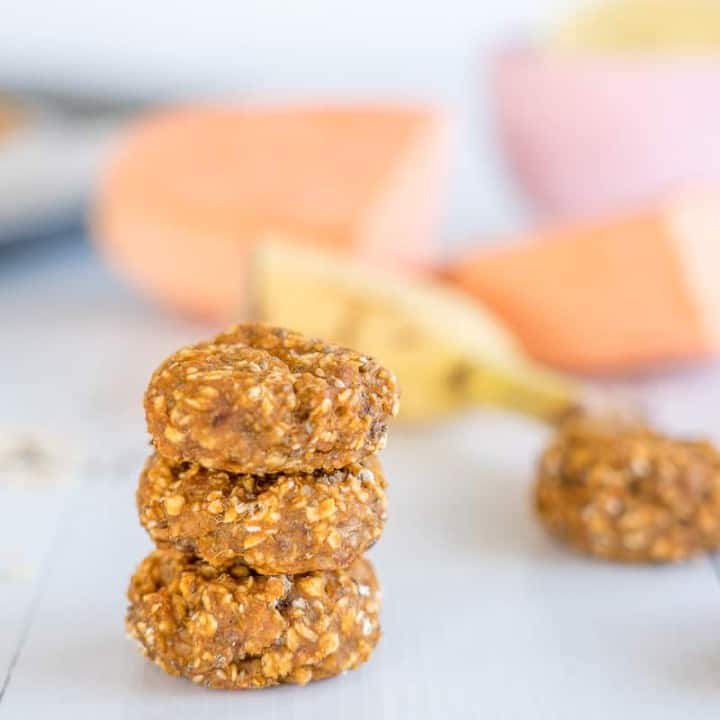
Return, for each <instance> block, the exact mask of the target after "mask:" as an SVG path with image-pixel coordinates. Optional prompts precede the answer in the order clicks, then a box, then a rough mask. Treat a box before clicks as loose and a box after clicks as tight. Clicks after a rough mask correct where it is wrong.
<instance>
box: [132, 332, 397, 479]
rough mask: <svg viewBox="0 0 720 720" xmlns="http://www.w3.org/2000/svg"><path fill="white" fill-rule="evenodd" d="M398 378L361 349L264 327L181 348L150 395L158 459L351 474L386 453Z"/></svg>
mask: <svg viewBox="0 0 720 720" xmlns="http://www.w3.org/2000/svg"><path fill="white" fill-rule="evenodd" d="M397 410H398V393H397V387H396V382H395V378H394V376H393V375H392V373H390V372H389V371H387V370H385V368H383V367H382V366H381V365H380V364H379V363H377V362H376V361H375V360H373V359H371V358H369V357H366V356H364V355H361V354H360V353H357V352H355V351H353V350H347V349H345V348H341V347H339V346H337V345H331V344H328V343H325V342H322V341H321V340H315V339H311V338H306V337H304V336H302V335H300V334H299V333H295V332H291V331H289V330H283V329H281V328H273V327H267V326H264V325H253V324H251V325H238V326H236V327H234V328H231V329H230V330H228V331H227V332H225V333H222V334H221V335H218V337H217V338H215V340H213V341H212V342H205V343H199V344H197V345H192V346H190V347H187V348H183V349H181V350H179V351H178V352H176V353H175V354H174V355H171V356H170V357H169V358H168V359H167V360H166V361H165V362H164V363H163V364H162V365H161V366H160V367H159V368H158V369H157V370H156V371H155V373H154V374H153V376H152V378H151V380H150V385H149V387H148V389H147V392H146V394H145V414H146V418H147V423H148V429H149V431H150V434H151V435H152V438H153V442H154V444H155V447H156V448H157V450H158V452H159V453H160V454H161V455H163V456H165V457H167V458H169V459H171V460H174V461H175V462H182V461H184V460H189V461H192V462H196V463H199V464H200V465H203V466H204V467H207V468H214V469H218V470H226V471H229V472H235V473H250V474H256V475H258V474H263V473H274V472H278V471H281V470H282V471H284V472H312V471H313V470H318V469H323V470H334V469H336V468H341V467H345V466H346V465H349V464H351V463H353V462H358V461H361V460H362V459H363V458H364V457H366V456H368V455H370V454H373V453H376V452H377V451H379V450H381V449H382V448H383V447H384V446H385V441H386V434H387V424H388V421H389V420H390V418H391V417H392V416H393V415H395V414H396V413H397Z"/></svg>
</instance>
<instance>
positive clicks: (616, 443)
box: [535, 417, 720, 562]
mask: <svg viewBox="0 0 720 720" xmlns="http://www.w3.org/2000/svg"><path fill="white" fill-rule="evenodd" d="M535 504H536V508H537V512H538V514H539V516H540V519H541V520H542V522H543V523H544V525H545V526H546V527H547V528H548V529H549V530H550V531H551V532H552V533H553V534H554V535H556V536H558V537H560V538H561V539H562V540H564V541H565V542H567V543H568V544H570V545H572V546H574V547H575V548H577V549H579V550H581V551H583V552H587V553H591V554H593V555H597V556H599V557H603V558H607V559H611V560H620V561H625V562H674V561H679V560H684V559H686V558H688V557H690V556H692V555H696V554H698V553H702V552H704V551H707V550H713V549H716V548H718V547H720V455H718V453H717V451H716V450H715V448H713V446H712V445H710V443H707V442H701V441H695V442H693V441H681V440H674V439H671V438H668V437H665V436H663V435H660V434H659V433H656V432H654V431H652V430H651V429H649V428H647V427H643V426H640V425H627V424H622V423H619V422H614V421H604V420H593V419H590V418H583V417H580V418H575V419H573V420H570V421H568V422H567V423H566V424H565V425H564V426H563V427H562V428H561V429H560V431H559V432H558V435H557V437H556V438H555V439H554V441H553V443H552V444H551V445H550V447H549V448H548V449H547V450H546V451H545V452H544V454H543V456H542V458H541V460H540V464H539V470H538V480H537V485H536V488H535Z"/></svg>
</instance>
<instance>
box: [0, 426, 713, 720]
mask: <svg viewBox="0 0 720 720" xmlns="http://www.w3.org/2000/svg"><path fill="white" fill-rule="evenodd" d="M543 439H544V433H543V432H541V431H540V430H539V429H536V428H534V427H532V426H530V425H527V424H524V423H522V422H519V421H515V420H509V419H505V418H501V417H500V418H498V417H497V416H494V417H490V416H485V415H476V416H474V417H471V418H467V419H465V420H463V421H457V422H453V423H450V424H447V425H445V426H443V427H438V428H435V429H427V430H425V431H415V432H412V433H410V432H396V433H394V435H393V436H392V439H391V442H390V446H389V448H388V451H387V452H386V453H385V462H386V468H387V472H388V476H389V478H390V482H391V497H390V502H391V504H390V517H391V520H390V523H389V525H388V528H387V532H386V533H385V535H384V537H383V538H382V540H381V542H380V543H379V544H378V546H377V547H376V548H375V549H374V550H373V553H372V557H373V558H374V559H375V560H376V563H377V566H378V572H379V575H380V578H381V581H382V583H383V586H384V590H385V611H384V616H383V619H384V627H385V638H384V640H383V642H382V645H381V647H380V648H379V649H378V651H377V653H376V655H375V656H374V657H373V658H372V659H371V661H370V662H369V663H368V664H367V665H366V666H365V667H364V668H363V669H361V670H360V671H358V672H354V673H349V674H348V675H346V676H345V677H343V678H337V679H334V680H329V681H326V682H322V683H318V684H314V685H310V686H308V687H306V688H281V689H279V690H271V691H258V692H253V693H228V692H213V691H210V690H204V689H202V688H197V687H195V686H193V685H192V684H191V683H188V682H183V681H182V680H178V679H174V678H169V677H166V676H165V675H164V674H163V673H162V672H161V671H159V670H158V669H157V668H155V667H153V666H152V665H150V664H149V663H147V662H146V661H145V660H144V659H143V658H142V657H141V656H140V655H139V654H138V653H137V652H136V651H135V649H134V647H133V643H132V642H131V641H130V640H128V639H126V638H125V637H124V633H123V627H122V616H123V612H124V607H125V599H124V591H125V586H126V583H127V577H128V575H129V573H130V572H131V570H132V568H133V567H134V566H135V564H136V563H137V562H138V561H139V559H140V558H141V556H142V555H143V553H145V552H146V551H147V550H148V547H149V545H148V541H147V539H146V538H145V537H144V536H143V533H142V531H141V530H140V528H139V527H138V525H137V519H136V517H135V510H134V506H133V499H132V495H133V490H134V482H135V478H134V476H129V477H127V478H120V477H114V478H110V479H109V480H107V481H105V480H104V479H102V478H98V479H97V481H96V482H94V483H93V484H90V485H87V486H85V487H83V488H82V489H81V491H80V492H79V493H78V495H77V499H76V503H75V504H74V510H73V512H72V515H71V517H69V518H68V522H67V523H66V526H65V532H64V533H63V536H62V541H61V543H60V545H59V547H58V554H57V557H56V560H55V563H54V566H53V569H52V571H51V573H50V576H49V578H48V582H47V587H46V590H45V593H44V595H43V597H42V598H41V600H40V603H39V606H38V612H37V616H36V618H35V621H34V623H33V625H32V628H31V631H30V633H29V635H28V638H27V642H26V645H25V648H24V651H23V653H22V654H21V657H20V658H19V661H18V663H17V665H16V667H15V670H14V672H13V675H12V678H11V682H10V685H9V687H8V690H7V693H6V696H5V698H4V700H3V704H2V706H0V711H1V714H2V716H3V718H10V719H12V720H14V719H15V718H18V719H19V718H23V719H26V718H27V719H28V720H31V719H32V718H45V717H47V715H48V712H50V711H51V710H52V711H53V712H54V714H55V715H56V716H58V717H59V718H61V719H62V718H77V717H95V716H102V717H104V718H107V720H113V719H114V718H126V717H133V718H160V717H162V718H167V717H173V718H174V719H177V720H182V719H183V718H196V717H202V716H206V715H209V714H211V713H212V714H213V715H215V716H217V717H226V716H227V717H230V716H237V715H238V714H239V713H242V714H243V715H245V716H247V717H253V718H254V719H256V720H264V718H276V717H277V718H279V717H283V718H290V719H291V720H302V719H303V718H319V717H320V718H322V717H343V718H349V719H351V720H352V719H353V718H388V719H393V718H421V719H425V718H427V719H430V718H433V719H434V718H439V717H481V716H484V717H507V718H522V719H525V718H533V719H534V718H539V719H540V720H544V719H546V718H547V719H548V720H550V719H551V718H552V719H553V720H556V719H565V718H567V719H568V720H570V719H572V720H575V718H578V717H582V718H585V719H587V720H595V719H596V718H597V720H600V719H601V718H602V719H603V720H605V719H606V718H608V717H613V716H616V717H632V718H634V719H636V718H637V719H642V718H652V719H653V720H656V719H657V718H666V719H668V720H670V719H672V718H682V719H683V720H687V718H694V717H697V718H705V717H712V715H713V710H712V708H716V707H717V705H716V698H717V678H716V676H717V667H718V660H719V659H720V646H718V643H717V631H716V628H717V627H718V626H720V589H719V587H718V583H717V581H716V578H715V576H714V574H713V571H712V568H711V566H710V563H708V562H707V561H699V562H697V563H692V564H690V565H687V566H683V567H677V568H633V567H619V566H615V565H611V564H606V563H598V562H593V561H589V560H587V559H584V558H579V557H576V556H575V555H573V554H571V553H569V552H567V551H566V550H565V549H563V548H561V547H558V546H557V545H556V544H554V543H553V542H551V541H550V540H548V539H547V538H546V537H545V536H544V534H543V533H542V532H541V530H540V529H539V528H538V527H537V525H536V523H535V522H534V520H533V518H532V517H531V516H530V514H529V511H528V503H527V491H528V478H529V471H530V466H531V458H532V457H533V455H534V454H535V452H536V451H537V450H538V449H539V447H540V446H541V444H542V442H543Z"/></svg>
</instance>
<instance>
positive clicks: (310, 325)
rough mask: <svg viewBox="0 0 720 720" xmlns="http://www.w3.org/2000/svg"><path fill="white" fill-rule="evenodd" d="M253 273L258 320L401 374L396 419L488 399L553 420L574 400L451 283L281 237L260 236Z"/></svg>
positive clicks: (570, 389) (434, 414)
mask: <svg viewBox="0 0 720 720" xmlns="http://www.w3.org/2000/svg"><path fill="white" fill-rule="evenodd" d="M250 272H251V275H250V283H249V287H250V293H251V298H250V307H251V309H252V314H253V316H254V318H255V319H257V320H259V321H261V322H266V323H270V324H275V325H283V326H287V327H292V328H293V329H296V330H299V331H301V332H304V333H306V334H309V335H316V336H319V337H323V338H326V339H328V340H332V341H334V342H337V343H340V344H342V345H346V346H349V347H355V348H360V349H362V351H363V352H367V353H368V354H370V355H372V356H374V357H376V358H377V359H378V360H380V361H381V362H382V363H383V364H385V365H386V367H388V368H390V369H391V370H392V371H393V372H394V373H395V374H396V375H397V378H398V381H399V384H400V389H401V394H402V395H401V396H402V400H401V404H400V405H401V410H400V419H404V420H406V421H430V420H434V419H437V418H440V417H443V416H446V415H448V414H450V413H453V412H456V411H459V410H462V409H464V408H471V407H473V406H478V405H484V406H492V407H497V408H504V409H508V410H514V411H517V412H520V413H523V414H525V415H529V416H533V417H535V418H539V419H541V420H544V421H548V422H552V421H554V420H555V419H558V418H560V417H562V416H564V415H566V414H567V413H568V412H569V411H571V410H572V409H573V408H575V407H576V406H577V397H578V394H577V389H576V388H575V386H574V385H573V383H572V382H570V381H569V380H568V379H566V378H564V377H562V376H560V375H557V374H555V373H552V372H550V371H548V370H545V369H544V368H542V367H540V366H538V365H537V364H535V363H534V362H533V361H532V360H530V359H529V358H528V357H527V356H526V354H525V353H524V351H523V350H522V348H521V347H520V345H519V344H518V342H517V341H516V340H515V338H514V337H513V336H512V335H511V334H510V333H509V332H508V330H506V329H505V327H503V325H502V324H501V323H500V322H499V321H498V320H497V319H496V318H495V317H494V316H493V315H492V314H491V313H490V312H489V311H487V310H486V309H485V308H483V307H481V306H480V305H478V304H477V303H476V302H475V301H473V300H470V299H468V298H466V297H465V296H464V295H462V294H460V293H458V292H456V291H454V290H451V289H449V288H445V287H443V286H441V285H439V284H432V283H428V282H424V281H419V280H414V279H407V278H398V277H395V276H392V275H388V274H387V273H385V272H382V271H379V270H377V269H374V268H369V267H365V266H363V265H361V264H359V263H357V262H356V261H354V260H350V259H348V258H346V257H341V256H339V255H335V254H330V253H326V252H323V251H318V250H316V249H308V248H307V247H301V246H298V245H293V244H289V243H285V242H282V240H267V241H265V242H263V243H260V244H259V245H258V246H257V247H256V250H255V252H254V255H253V257H252V259H251V264H250Z"/></svg>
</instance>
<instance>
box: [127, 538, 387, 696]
mask: <svg viewBox="0 0 720 720" xmlns="http://www.w3.org/2000/svg"><path fill="white" fill-rule="evenodd" d="M128 598H129V600H130V606H129V608H128V612H127V619H126V625H127V630H128V632H129V634H130V635H131V636H132V637H134V638H136V639H137V640H138V641H139V642H140V645H141V647H142V649H143V652H144V654H145V655H146V656H147V657H148V658H149V659H151V660H153V661H154V662H155V663H156V664H157V665H159V666H160V667H161V668H163V670H165V671H166V672H168V673H169V674H171V675H182V676H184V677H187V678H190V679H191V680H192V681H193V682H196V683H199V684H202V685H206V686H208V687H213V688H225V689H246V688H260V687H268V686H270V685H277V684H278V683H283V682H292V683H300V684H304V683H307V682H309V681H310V680H319V679H321V678H325V677H330V676H331V675H337V674H338V673H340V672H343V671H344V670H348V669H351V668H356V667H358V666H359V665H361V664H362V663H363V662H365V660H367V659H368V657H369V656H370V654H371V652H372V650H373V648H374V647H375V645H376V644H377V642H378V640H379V638H380V626H379V621H378V612H379V599H380V593H379V588H378V584H377V580H376V579H375V574H374V572H373V568H372V566H371V565H370V563H369V562H368V561H367V560H365V559H364V558H360V559H359V560H357V561H356V562H355V563H354V564H353V565H352V566H351V567H350V568H348V569H347V570H344V571H336V572H319V573H310V574H307V575H297V576H291V577H288V576H286V575H271V576H263V575H254V574H252V573H251V571H249V570H248V568H246V567H245V566H242V565H238V566H234V567H233V568H231V569H230V570H229V571H227V572H224V571H220V570H218V569H216V568H213V567H212V566H210V565H207V564H203V563H200V562H198V561H194V560H193V559H191V558H189V557H188V556H186V555H183V554H182V553H179V552H177V551H175V550H156V551H155V552H153V553H151V554H150V555H149V556H148V557H146V558H145V560H144V561H143V562H142V563H141V565H140V567H139V568H138V569H137V571H136V573H135V575H134V576H133V577H132V579H131V581H130V588H129V590H128Z"/></svg>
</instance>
